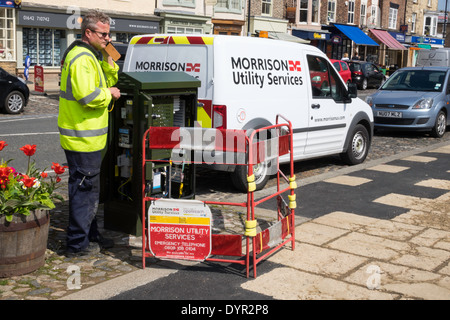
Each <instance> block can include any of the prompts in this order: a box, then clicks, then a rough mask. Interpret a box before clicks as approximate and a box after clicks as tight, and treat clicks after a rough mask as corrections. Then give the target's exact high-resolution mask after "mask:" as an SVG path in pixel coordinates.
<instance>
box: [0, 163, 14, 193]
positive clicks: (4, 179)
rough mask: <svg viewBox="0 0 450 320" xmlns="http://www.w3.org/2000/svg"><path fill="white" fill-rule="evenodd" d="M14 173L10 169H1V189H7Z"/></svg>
mask: <svg viewBox="0 0 450 320" xmlns="http://www.w3.org/2000/svg"><path fill="white" fill-rule="evenodd" d="M11 173H12V170H11V168H9V167H0V188H2V189H5V188H6V185H7V184H8V182H9V175H10V174H11Z"/></svg>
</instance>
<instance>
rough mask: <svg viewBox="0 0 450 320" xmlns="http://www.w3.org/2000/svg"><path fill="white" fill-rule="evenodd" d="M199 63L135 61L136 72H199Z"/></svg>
mask: <svg viewBox="0 0 450 320" xmlns="http://www.w3.org/2000/svg"><path fill="white" fill-rule="evenodd" d="M200 67H201V64H200V63H186V62H158V61H136V70H137V71H139V70H145V71H183V72H200Z"/></svg>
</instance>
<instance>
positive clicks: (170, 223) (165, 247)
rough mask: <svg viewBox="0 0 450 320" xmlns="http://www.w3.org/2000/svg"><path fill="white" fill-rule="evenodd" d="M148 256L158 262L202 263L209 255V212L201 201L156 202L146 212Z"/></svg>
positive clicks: (164, 200) (162, 200)
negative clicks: (157, 259) (151, 256)
mask: <svg viewBox="0 0 450 320" xmlns="http://www.w3.org/2000/svg"><path fill="white" fill-rule="evenodd" d="M148 217H149V219H148V229H147V230H148V238H149V242H150V243H149V245H150V251H151V253H152V254H153V255H154V256H155V257H158V258H162V259H164V258H167V259H182V260H196V261H203V260H205V259H206V258H207V257H208V256H209V255H210V253H211V211H210V209H209V207H208V206H206V205H205V204H204V203H203V202H201V201H195V200H180V199H159V200H156V201H152V202H151V204H150V207H149V209H148Z"/></svg>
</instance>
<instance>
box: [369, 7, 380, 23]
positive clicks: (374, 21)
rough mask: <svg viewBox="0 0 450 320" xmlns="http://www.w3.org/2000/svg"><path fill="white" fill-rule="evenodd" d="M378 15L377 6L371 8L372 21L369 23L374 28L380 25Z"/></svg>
mask: <svg viewBox="0 0 450 320" xmlns="http://www.w3.org/2000/svg"><path fill="white" fill-rule="evenodd" d="M377 15H378V7H377V6H375V5H372V6H370V21H369V23H370V24H371V25H372V26H376V25H377V23H378V19H377Z"/></svg>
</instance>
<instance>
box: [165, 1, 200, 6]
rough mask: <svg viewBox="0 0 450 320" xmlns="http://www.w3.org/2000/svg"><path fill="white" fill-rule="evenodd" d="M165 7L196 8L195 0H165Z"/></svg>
mask: <svg viewBox="0 0 450 320" xmlns="http://www.w3.org/2000/svg"><path fill="white" fill-rule="evenodd" d="M163 5H169V6H170V5H172V6H175V5H176V6H181V7H195V0H163Z"/></svg>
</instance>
